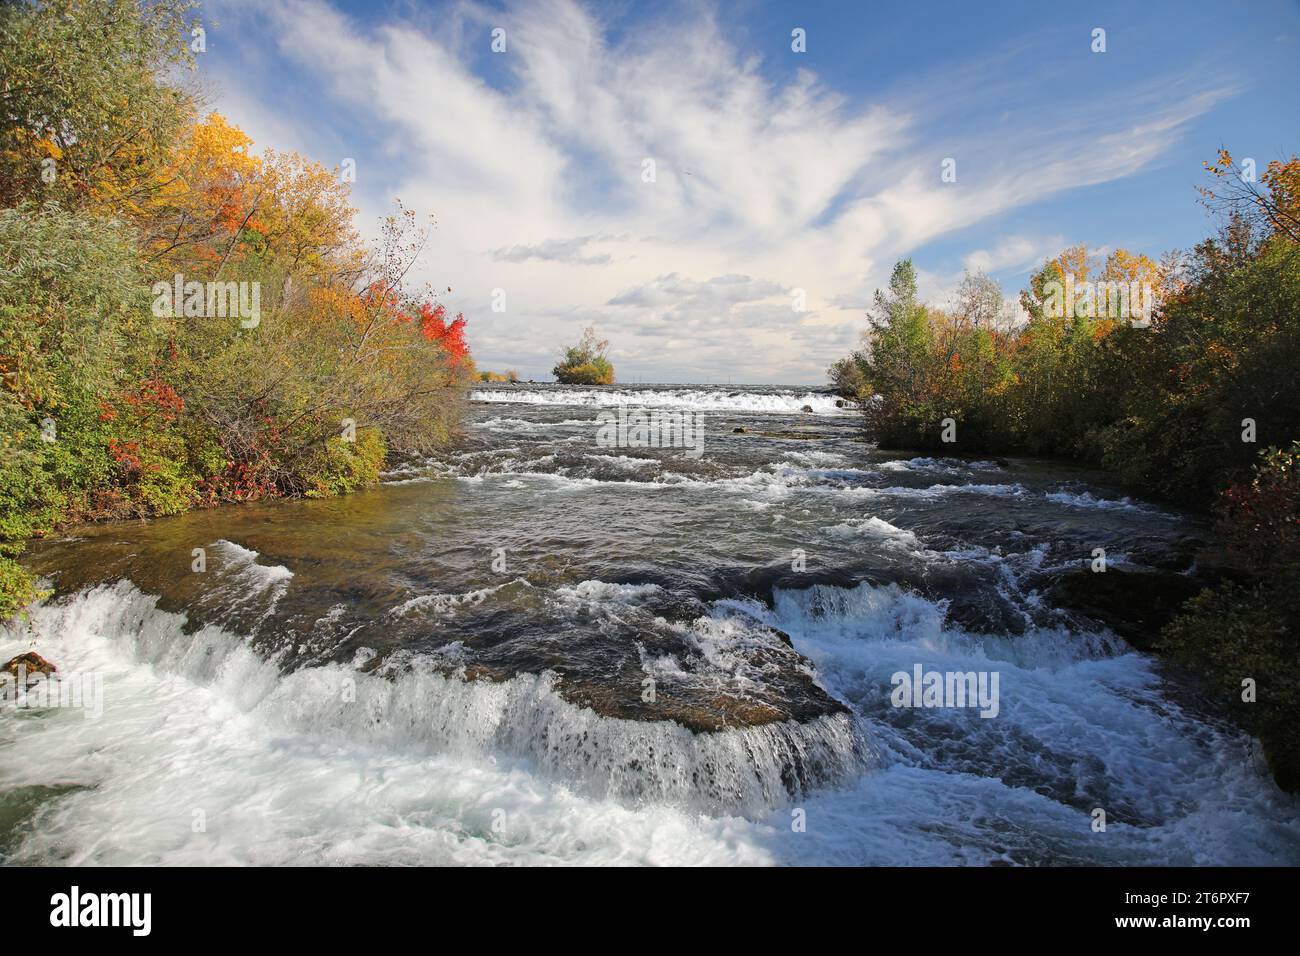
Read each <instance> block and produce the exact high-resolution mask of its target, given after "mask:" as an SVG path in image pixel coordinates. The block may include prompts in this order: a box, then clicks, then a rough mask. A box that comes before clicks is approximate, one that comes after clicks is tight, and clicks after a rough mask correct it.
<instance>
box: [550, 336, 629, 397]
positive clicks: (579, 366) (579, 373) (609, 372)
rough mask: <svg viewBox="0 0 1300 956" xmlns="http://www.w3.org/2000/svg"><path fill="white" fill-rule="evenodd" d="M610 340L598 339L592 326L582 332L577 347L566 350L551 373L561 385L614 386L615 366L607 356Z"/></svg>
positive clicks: (573, 346) (572, 346)
mask: <svg viewBox="0 0 1300 956" xmlns="http://www.w3.org/2000/svg"><path fill="white" fill-rule="evenodd" d="M608 351H609V340H608V339H598V338H596V330H595V328H594V327H592V326H587V328H585V329H583V331H582V338H581V339H580V340H579V341H578V344H577V345H571V346H569V347H568V348H566V349H565V350H564V357H563V358H561V359H560V361H559V364H557V365H556V366H555V368H553V369H552V370H551V371H552V373H553V374H554V375H555V380H556V381H557V382H559V383H560V384H561V385H613V384H614V366H613V365H612V364H611V363H610V361H609V359H608V358H606V357H605V354H606V353H607V352H608Z"/></svg>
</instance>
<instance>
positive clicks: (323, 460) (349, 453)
mask: <svg viewBox="0 0 1300 956" xmlns="http://www.w3.org/2000/svg"><path fill="white" fill-rule="evenodd" d="M386 457H387V450H386V448H385V446H384V436H383V435H382V434H380V432H379V430H378V429H375V428H359V429H357V434H356V441H344V440H343V438H342V437H339V436H336V437H334V438H331V439H329V440H328V441H327V442H325V444H324V445H323V446H322V447H321V448H320V449H319V450H318V452H317V455H316V456H315V460H314V461H313V467H312V468H311V470H309V471H308V472H307V476H306V477H307V481H308V483H309V487H308V489H307V491H306V492H304V494H305V495H306V496H307V497H308V498H327V497H332V496H334V495H346V494H350V493H352V492H353V491H356V490H357V489H358V488H364V487H366V486H368V485H373V484H375V483H377V482H378V481H379V471H380V469H381V468H383V465H384V459H385V458H386Z"/></svg>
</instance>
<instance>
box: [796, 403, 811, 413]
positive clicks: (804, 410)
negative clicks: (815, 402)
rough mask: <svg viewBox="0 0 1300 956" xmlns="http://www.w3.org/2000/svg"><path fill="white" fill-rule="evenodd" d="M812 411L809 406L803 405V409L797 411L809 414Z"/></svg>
mask: <svg viewBox="0 0 1300 956" xmlns="http://www.w3.org/2000/svg"><path fill="white" fill-rule="evenodd" d="M812 410H813V407H812V406H811V405H805V406H804V407H803V408H801V409H799V411H801V412H811V411H812Z"/></svg>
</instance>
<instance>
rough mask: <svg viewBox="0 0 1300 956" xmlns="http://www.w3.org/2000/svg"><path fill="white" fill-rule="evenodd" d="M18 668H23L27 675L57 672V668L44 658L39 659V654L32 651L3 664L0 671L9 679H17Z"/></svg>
mask: <svg viewBox="0 0 1300 956" xmlns="http://www.w3.org/2000/svg"><path fill="white" fill-rule="evenodd" d="M20 667H21V668H23V669H24V670H25V671H26V673H27V674H28V675H31V674H45V675H50V674H53V673H56V672H57V671H58V668H57V667H55V666H54V665H53V664H51V663H50V662H49V661H47V660H46V659H45V658H43V657H41V655H40V654H37V653H35V652H33V651H28V652H27V653H26V654H19V655H18V656H17V657H15V658H13V659H12V660H10V661H9V663H7V664H5V666H4V667H3V668H0V670H3V671H4V673H6V674H9V675H10V676H11V677H17V676H18V669H19V668H20Z"/></svg>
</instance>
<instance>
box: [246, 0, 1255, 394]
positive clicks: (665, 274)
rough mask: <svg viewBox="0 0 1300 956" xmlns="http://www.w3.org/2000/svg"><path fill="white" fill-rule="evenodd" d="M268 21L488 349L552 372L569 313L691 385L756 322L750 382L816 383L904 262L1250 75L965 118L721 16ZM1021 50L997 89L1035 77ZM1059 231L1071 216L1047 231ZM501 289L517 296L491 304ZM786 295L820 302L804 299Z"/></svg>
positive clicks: (1073, 175)
mask: <svg viewBox="0 0 1300 956" xmlns="http://www.w3.org/2000/svg"><path fill="white" fill-rule="evenodd" d="M233 11H234V15H235V16H236V17H238V16H240V15H241V7H239V6H236V7H234V8H233ZM259 15H260V16H263V17H267V16H269V17H270V19H271V21H272V22H273V24H274V29H272V30H269V31H267V34H266V35H267V36H268V37H272V38H275V39H274V42H275V43H276V49H275V55H276V56H278V57H280V58H283V60H284V61H286V62H287V63H289V64H291V68H292V70H293V71H294V73H295V75H297V76H300V77H302V78H303V82H310V83H313V84H316V88H317V89H318V90H319V95H320V96H321V97H323V98H325V99H326V100H327V101H328V102H329V103H330V104H331V106H332V108H337V110H338V111H339V112H338V115H346V116H349V117H356V116H358V115H364V117H365V120H366V122H365V126H364V127H363V128H361V129H358V130H357V131H356V133H355V137H356V140H357V142H358V147H357V148H358V150H360V149H361V148H363V147H364V148H366V149H368V150H369V153H370V156H369V159H368V160H367V161H366V162H365V163H359V164H358V180H357V197H358V200H359V202H360V204H361V206H362V208H363V211H364V212H365V214H366V218H367V220H368V221H373V220H374V219H376V218H377V217H378V216H379V215H380V214H382V213H383V212H384V211H385V207H386V206H387V204H388V203H389V202H390V200H391V198H392V197H394V196H400V197H401V198H402V200H403V201H404V202H405V203H406V204H407V205H408V206H410V207H413V208H417V209H421V210H427V211H432V212H435V213H436V215H437V220H438V229H437V230H436V232H435V234H434V237H433V239H432V241H431V243H430V246H429V250H428V261H427V263H426V264H425V266H424V268H425V270H426V273H427V276H428V278H429V279H430V280H431V282H432V284H433V285H435V286H445V285H453V286H454V287H455V288H456V298H455V299H454V300H453V301H452V302H451V303H450V304H451V305H452V306H453V307H454V308H461V309H464V310H465V311H466V313H467V314H468V316H469V317H470V320H471V326H470V328H471V338H472V341H473V343H474V347H475V350H476V353H477V354H478V356H479V357H480V360H482V361H484V362H485V364H487V365H489V366H491V365H494V364H510V365H516V366H523V367H532V368H536V369H544V368H547V367H549V365H550V364H551V363H552V361H553V358H554V353H555V352H556V351H557V349H558V346H559V344H560V343H561V342H563V341H565V340H568V339H571V338H573V337H574V336H575V334H576V332H577V324H578V321H579V320H580V321H583V322H585V321H588V320H591V319H593V318H594V319H596V320H597V321H598V322H599V324H600V325H601V326H602V332H603V333H605V334H606V335H607V336H609V337H610V338H611V339H613V341H614V343H615V346H616V349H615V356H616V357H621V359H622V361H623V363H624V364H625V366H626V367H627V368H628V369H629V370H631V371H634V372H636V373H637V374H640V375H642V376H643V377H645V376H649V377H656V376H658V377H662V378H681V377H682V376H683V375H685V374H687V373H686V372H685V371H683V370H689V369H697V370H699V369H703V368H706V367H707V365H706V364H702V360H701V357H708V356H715V357H716V361H717V362H718V365H717V367H716V368H715V369H714V371H713V373H712V377H714V378H717V377H722V375H725V374H727V371H728V370H730V369H732V368H734V367H735V363H736V361H737V357H736V352H737V349H736V341H737V337H738V336H744V338H745V340H746V341H747V342H750V343H758V342H768V343H771V345H772V347H771V349H770V351H769V353H768V354H766V355H764V356H762V357H761V358H756V357H755V356H746V359H747V361H749V362H750V365H749V368H750V369H751V372H750V373H749V374H752V375H753V376H755V377H756V378H757V379H767V380H782V379H784V380H789V381H804V382H810V381H818V380H820V379H821V377H822V371H823V370H824V368H825V367H826V366H827V365H828V364H829V362H830V361H831V360H833V359H834V358H835V357H837V354H838V353H840V352H842V351H843V350H845V349H847V348H848V347H850V346H851V345H852V344H853V343H854V342H855V340H856V338H857V334H858V331H859V327H860V322H861V304H862V303H865V302H868V301H870V293H871V290H872V289H873V288H874V287H875V286H876V285H879V284H881V283H882V282H883V281H884V279H885V278H886V276H887V273H888V269H889V267H890V266H891V265H892V262H893V260H894V259H895V258H897V257H899V256H902V255H907V254H911V253H913V252H915V251H916V250H918V249H921V248H923V247H924V246H925V245H926V244H927V243H930V242H932V241H935V240H937V239H940V238H942V237H946V236H949V235H953V234H956V233H958V232H960V231H961V230H965V229H969V227H971V226H973V225H975V224H977V223H981V222H987V221H990V220H993V219H995V218H996V217H998V216H1001V215H1004V214H1006V213H1008V212H1009V211H1011V210H1015V209H1018V208H1023V207H1026V206H1030V205H1032V204H1034V203H1038V202H1041V201H1043V200H1045V199H1047V198H1049V197H1052V196H1055V195H1058V194H1061V193H1063V192H1065V191H1069V190H1075V189H1080V188H1084V187H1087V186H1089V185H1092V184H1097V183H1103V182H1108V181H1112V180H1115V179H1119V178H1123V177H1126V176H1129V175H1132V174H1134V173H1135V172H1137V171H1140V170H1142V169H1144V168H1147V167H1148V166H1149V165H1150V164H1152V163H1155V162H1158V161H1159V160H1160V158H1161V156H1162V155H1164V153H1165V152H1166V151H1167V150H1168V149H1169V148H1170V146H1171V144H1173V143H1174V142H1175V141H1176V140H1177V138H1178V137H1179V136H1180V135H1181V133H1182V131H1183V130H1184V129H1185V128H1186V126H1187V125H1188V124H1189V123H1190V122H1191V121H1192V120H1194V119H1195V118H1196V117H1198V116H1200V115H1202V114H1204V113H1205V112H1206V111H1207V110H1209V109H1211V108H1212V107H1213V106H1214V105H1215V104H1217V103H1219V102H1221V101H1222V100H1223V99H1224V98H1225V97H1227V96H1230V95H1231V94H1232V93H1233V92H1234V90H1233V88H1232V86H1231V85H1230V84H1228V83H1226V82H1224V81H1221V80H1217V79H1214V78H1212V77H1211V78H1204V77H1201V78H1197V77H1191V78H1189V77H1187V76H1182V77H1171V78H1169V80H1168V81H1167V82H1166V83H1161V84H1156V85H1153V86H1151V87H1150V88H1149V89H1148V91H1147V92H1146V93H1144V94H1143V95H1142V96H1140V97H1129V98H1126V99H1124V100H1118V99H1108V100H1104V101H1086V100H1081V101H1080V102H1079V103H1064V104H1062V105H1061V109H1060V110H1059V111H1056V112H1052V113H1047V114H1043V115H1037V116H1035V117H1033V121H1032V122H1022V123H1020V124H1019V125H1016V124H1014V123H1006V122H1003V123H999V124H998V126H997V128H996V133H995V134H990V133H989V132H988V130H987V129H986V128H984V127H981V125H980V124H972V123H969V122H967V123H958V122H956V121H955V120H954V122H953V124H952V125H951V126H950V127H948V128H946V129H944V130H943V131H941V132H936V131H935V129H934V128H933V126H934V123H933V120H934V116H932V115H930V114H927V113H926V112H925V109H926V106H925V104H926V102H927V100H926V98H925V97H924V96H920V95H917V93H916V91H915V90H912V91H910V92H909V93H907V94H903V95H899V96H898V97H897V98H896V99H894V100H890V101H885V100H880V99H876V98H873V97H872V96H871V95H870V94H863V93H862V92H861V91H857V92H855V93H853V94H852V95H850V94H849V93H848V92H846V91H843V90H840V89H837V88H836V87H835V86H834V85H833V83H832V81H831V78H829V77H827V76H821V75H819V74H818V73H817V72H816V71H815V70H813V69H796V70H793V71H789V72H787V73H785V74H784V75H783V78H781V77H778V76H776V75H774V71H772V70H770V69H766V67H767V66H768V64H765V62H764V61H763V60H762V59H760V58H759V57H758V56H757V55H755V54H754V53H753V52H752V51H750V50H748V49H743V48H741V47H740V46H738V45H737V41H736V40H735V39H733V35H732V31H727V30H724V29H721V28H720V27H719V26H718V23H717V21H716V19H715V18H711V17H709V16H707V15H705V16H703V17H700V18H696V19H694V20H693V21H692V22H690V23H675V22H671V21H662V22H660V21H653V22H651V23H649V24H642V25H641V29H638V30H636V31H632V32H616V31H612V30H611V29H609V26H608V25H607V24H605V23H602V20H601V16H600V15H599V14H598V13H596V12H595V11H594V10H593V9H589V8H587V7H584V6H581V5H579V4H577V3H575V2H572V0H541V2H536V3H529V4H521V5H517V6H512V7H510V8H509V9H508V11H506V12H505V13H504V14H502V13H497V12H491V13H489V12H488V11H485V10H484V9H482V8H480V7H478V6H475V5H472V4H460V5H456V6H453V7H450V8H448V14H447V16H446V18H445V21H444V20H440V21H439V24H440V25H439V26H438V27H436V28H434V27H430V26H426V25H422V24H421V23H420V22H419V21H418V20H411V21H409V22H407V21H402V22H397V21H394V22H388V23H379V24H373V23H364V22H360V21H357V20H354V19H350V18H348V17H346V16H344V15H343V14H341V13H340V12H338V11H337V10H335V9H334V8H332V7H331V6H329V5H328V4H327V3H326V2H324V0H285V2H282V3H278V4H274V5H271V6H270V7H269V8H267V9H266V10H265V11H263V12H261V13H260V14H259ZM305 24H310V28H304V25H305ZM495 26H502V27H504V28H505V29H506V31H507V43H508V46H507V50H506V52H504V53H500V54H493V53H490V52H489V51H488V43H489V36H490V30H491V29H492V28H493V27H495ZM615 36H617V37H618V38H617V39H614V37H615ZM1008 56H1009V57H1010V56H1011V54H1008ZM1026 64H1032V59H1030V58H1028V57H1024V58H1022V59H1021V60H1020V61H1019V62H1018V63H1017V67H1016V72H1012V73H1006V72H1002V73H999V74H998V83H999V84H1000V85H1001V86H1002V87H1003V88H1008V89H1015V88H1018V87H1023V86H1025V85H1027V84H1032V83H1033V75H1032V69H1031V68H1030V66H1027V65H1026ZM964 69H966V70H967V72H969V73H970V74H971V75H972V76H976V75H979V72H980V70H979V67H978V66H967V67H964ZM946 81H947V80H946V79H945V82H946ZM224 83H225V86H226V87H227V90H228V92H227V94H226V97H227V98H228V102H229V103H230V104H231V107H232V112H236V110H235V107H237V106H238V105H239V104H241V103H247V102H249V101H250V100H252V99H254V98H255V97H253V96H252V95H251V94H250V93H249V92H248V91H246V90H242V89H241V88H240V84H241V80H240V77H239V76H226V77H224ZM969 96H970V92H969V89H966V88H963V89H962V90H961V97H966V98H969ZM961 97H954V100H960V99H961ZM948 109H949V107H948V106H944V107H943V111H947V110H948ZM938 110H939V107H936V111H938ZM233 119H234V120H235V121H236V122H238V121H239V119H240V117H239V115H235V116H233ZM1094 120H1096V121H1097V122H1095V123H1094V122H1093V121H1094ZM281 122H282V123H283V122H288V121H287V120H283V119H281ZM1081 123H1082V124H1084V126H1083V128H1082V129H1081V128H1080V124H1081ZM333 135H335V136H341V137H343V138H346V137H347V135H348V134H347V132H346V131H343V132H340V131H339V130H337V129H336V130H334V131H333ZM301 137H302V139H303V140H304V142H310V141H311V139H312V132H311V130H309V129H304V130H303V132H302V134H301ZM276 145H288V146H293V145H297V144H295V143H283V144H281V143H277V144H276ZM945 157H955V158H956V161H957V172H958V175H957V181H956V182H955V183H945V182H942V181H941V179H940V163H941V160H942V159H944V158H945ZM325 158H328V157H325ZM1054 232H1056V231H1055V230H1054ZM1067 234H1068V229H1067V228H1066V227H1065V226H1064V225H1063V226H1062V228H1061V229H1060V230H1059V233H1057V234H1054V235H1052V236H1050V240H1051V241H1053V242H1055V241H1057V240H1058V239H1063V238H1064V237H1065V236H1066V235H1067ZM613 237H618V238H617V252H613V251H612V250H613V249H614V246H613V244H612V242H611V240H612V239H613ZM1043 241H1044V240H1036V239H1031V238H1028V237H1024V236H1018V235H1017V236H1010V237H1006V238H1001V239H998V240H995V241H994V242H992V243H990V242H989V241H988V239H987V237H986V238H985V239H984V241H983V242H981V241H980V240H979V239H978V238H975V239H974V240H973V241H972V243H971V245H972V246H973V247H974V248H969V249H968V251H967V252H966V253H965V254H964V257H963V260H962V264H963V265H965V266H966V267H967V268H979V269H984V270H985V271H989V272H996V271H998V270H1001V269H1007V268H1013V267H1019V266H1021V265H1028V264H1029V263H1031V262H1032V260H1034V259H1035V258H1037V257H1040V256H1041V255H1045V254H1047V251H1045V250H1044V248H1043ZM1050 251H1055V250H1050ZM497 289H501V290H505V292H506V294H507V299H506V301H507V309H506V311H505V312H504V313H494V312H492V311H491V310H490V308H489V302H490V298H491V295H492V292H493V290H497ZM795 290H801V291H802V294H803V296H804V298H805V299H806V304H807V311H806V312H802V313H799V312H795V311H794V310H793V309H792V308H791V297H792V295H793V294H794V292H795ZM647 333H652V334H647ZM652 339H653V342H652ZM749 347H750V348H753V346H752V345H751V346H749Z"/></svg>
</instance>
